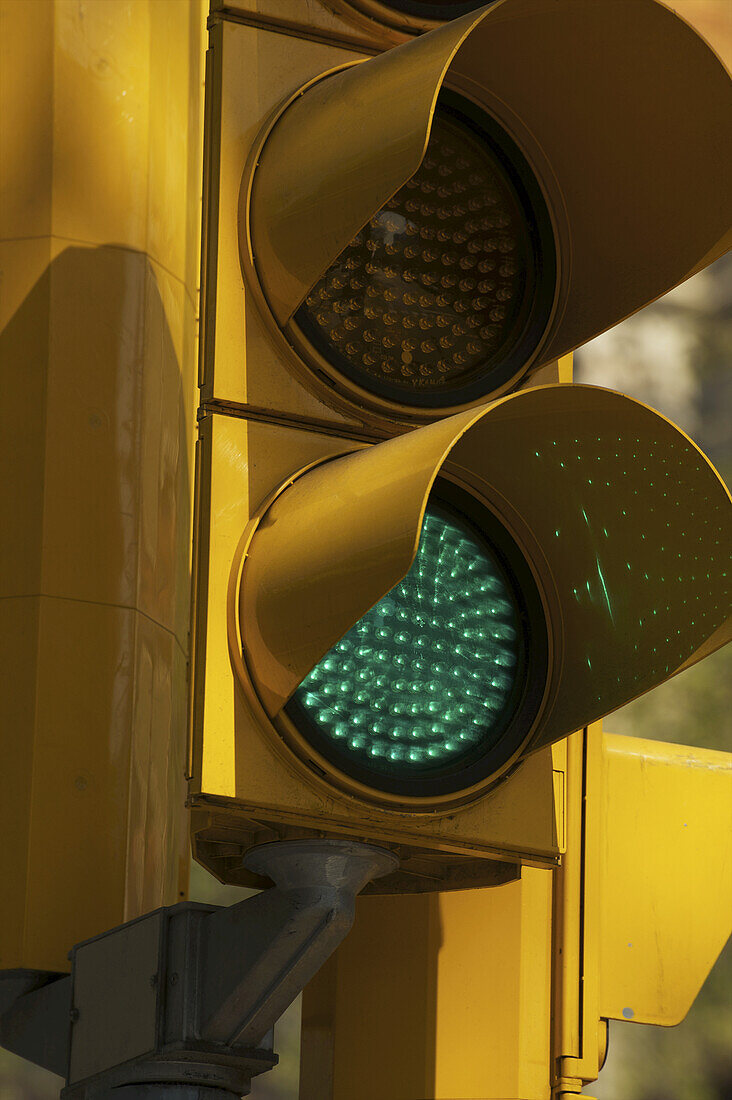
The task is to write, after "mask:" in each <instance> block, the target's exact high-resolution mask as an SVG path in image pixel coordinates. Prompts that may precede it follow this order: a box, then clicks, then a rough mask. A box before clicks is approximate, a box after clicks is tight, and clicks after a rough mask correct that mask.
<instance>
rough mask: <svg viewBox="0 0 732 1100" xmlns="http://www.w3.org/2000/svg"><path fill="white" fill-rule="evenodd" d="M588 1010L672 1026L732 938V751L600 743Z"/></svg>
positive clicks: (631, 741)
mask: <svg viewBox="0 0 732 1100" xmlns="http://www.w3.org/2000/svg"><path fill="white" fill-rule="evenodd" d="M601 798H602V803H601V806H598V807H597V808H596V809H597V812H598V814H599V815H600V820H601V826H600V828H601V844H600V846H599V855H600V880H599V889H600V896H601V898H602V906H601V910H600V914H599V944H598V951H599V979H598V980H599V1010H600V1014H601V1015H602V1016H607V1017H610V1018H612V1019H617V1020H633V1021H635V1022H636V1023H652V1024H664V1025H667V1026H668V1025H672V1024H677V1023H679V1022H680V1021H681V1020H682V1019H683V1018H684V1016H685V1015H686V1013H687V1012H688V1011H689V1008H690V1007H691V1005H692V1002H693V1001H694V998H695V997H696V995H697V993H698V992H699V990H700V988H701V986H702V984H703V982H704V980H705V978H706V977H707V974H708V973H709V971H710V970H711V968H712V966H713V964H714V962H715V960H716V958H717V956H718V954H719V952H720V951H721V950H722V948H723V947H724V944H725V942H726V940H727V938H728V936H729V935H730V932H732V754H730V753H722V752H713V751H711V750H708V749H696V748H690V747H688V746H685V745H668V744H663V743H662V742H658V741H645V740H641V739H640V738H629V737H619V736H613V735H611V734H608V735H606V737H605V739H604V744H603V760H602V793H601Z"/></svg>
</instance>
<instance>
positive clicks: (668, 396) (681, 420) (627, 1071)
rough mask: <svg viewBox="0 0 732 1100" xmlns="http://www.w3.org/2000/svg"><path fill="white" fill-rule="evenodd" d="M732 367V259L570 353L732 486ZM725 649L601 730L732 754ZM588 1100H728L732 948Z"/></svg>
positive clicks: (18, 1092)
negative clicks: (674, 431) (670, 1024)
mask: <svg viewBox="0 0 732 1100" xmlns="http://www.w3.org/2000/svg"><path fill="white" fill-rule="evenodd" d="M110 2H113V0H110ZM626 2H627V3H633V2H634V0H626ZM668 6H669V7H671V8H673V9H674V10H676V11H678V12H679V14H681V15H683V16H684V17H685V18H687V19H688V20H689V21H690V22H691V23H693V24H694V25H695V26H696V27H697V29H698V30H699V31H700V32H701V33H702V34H704V36H705V37H706V38H707V39H708V41H709V42H710V43H711V44H712V45H713V46H714V47H715V49H716V50H717V52H718V53H719V54H720V56H722V58H723V59H724V60H725V61H726V63H727V65H728V67H729V65H730V60H731V59H732V0H675V2H671V0H669V3H668ZM720 140H721V141H723V140H724V137H723V135H720ZM679 155H683V150H679ZM598 262H600V263H601V262H602V257H598ZM731 362H732V256H727V257H724V258H723V259H722V260H720V261H718V262H717V263H716V264H715V265H713V266H712V267H710V268H708V269H707V270H706V271H703V272H701V273H700V274H699V275H696V276H695V277H694V278H693V279H690V280H689V281H688V282H687V283H685V284H683V285H682V286H680V287H678V288H677V289H676V290H674V291H672V292H671V293H670V294H667V295H665V297H663V298H661V299H659V301H657V302H656V303H654V304H653V305H651V306H649V307H647V308H646V309H644V310H642V311H641V312H640V313H637V314H636V315H635V316H634V317H631V318H629V319H628V320H627V321H625V322H623V324H621V325H618V326H617V327H616V328H614V329H612V330H611V331H610V332H608V333H605V334H604V335H603V336H600V337H598V338H597V339H596V340H593V341H592V342H591V343H589V344H587V345H585V347H583V348H582V349H581V351H579V352H577V353H576V354H575V380H576V381H578V382H585V383H589V384H591V385H598V386H605V387H608V388H610V389H616V390H621V391H622V392H624V393H627V394H629V395H631V396H632V397H635V398H637V399H638V400H641V401H644V402H646V403H647V404H649V405H651V406H652V407H653V408H655V409H658V410H659V411H660V412H662V413H664V414H665V415H666V416H667V417H669V419H670V420H672V421H674V422H675V423H676V424H678V425H679V426H680V427H681V428H683V429H684V430H685V431H686V432H687V433H688V434H689V435H690V436H691V437H692V438H693V439H694V440H695V442H696V443H698V444H699V446H700V447H701V448H702V450H703V451H704V452H705V453H706V454H707V455H708V456H709V457H710V458H711V460H712V461H713V462H714V464H715V465H716V467H717V469H718V470H719V472H720V473H721V474H722V476H723V477H724V478H725V480H726V481H727V483H728V484H729V483H730V482H731V481H732V371H730V366H729V365H730V363H731ZM730 650H732V647H727V649H726V650H723V651H721V652H718V653H716V654H714V655H713V656H712V657H710V658H708V659H707V660H705V661H702V662H701V663H700V664H698V665H695V666H694V667H693V668H691V669H689V670H688V671H687V672H684V673H682V674H681V675H680V676H677V677H676V678H674V679H672V680H671V681H669V682H668V683H667V684H664V685H663V686H662V687H660V688H657V689H656V690H655V691H653V692H651V693H650V695H648V696H644V697H642V698H640V699H638V700H636V701H635V702H633V703H631V704H629V705H628V706H627V707H624V708H623V709H622V710H620V711H618V712H617V713H616V714H614V715H612V716H611V717H610V718H609V719H607V721H606V723H605V725H606V728H607V729H608V730H610V731H611V732H612V733H622V734H626V735H630V736H636V737H648V738H655V739H658V740H662V741H675V742H679V743H682V744H694V745H699V746H702V747H704V748H711V749H723V750H725V751H731V750H732V717H731V716H732V652H730ZM679 873H682V869H681V868H680V869H679ZM247 894H248V891H244V890H240V889H237V888H234V887H226V886H221V884H220V883H218V882H217V881H216V880H215V879H213V878H212V877H211V876H210V875H209V874H207V872H205V871H204V870H203V869H202V868H200V867H198V866H197V865H195V864H194V865H193V866H192V868H191V886H190V897H191V899H193V900H196V901H202V902H210V903H213V904H217V905H231V904H233V903H234V902H235V901H238V900H240V899H241V898H243V897H246V896H247ZM299 1031H300V1006H299V1002H296V1003H295V1004H294V1005H293V1006H292V1008H291V1009H290V1010H289V1011H288V1012H287V1013H286V1014H285V1016H284V1017H283V1018H282V1020H281V1021H280V1023H279V1024H278V1027H277V1030H276V1049H277V1051H278V1053H279V1054H280V1065H279V1067H278V1068H277V1069H276V1070H275V1071H274V1072H273V1073H270V1074H268V1075H266V1076H265V1077H263V1078H261V1079H259V1080H255V1082H254V1087H253V1089H252V1093H251V1096H252V1097H253V1098H254V1100H296V1098H297V1082H298V1057H299ZM62 1085H63V1082H62V1080H61V1078H59V1077H55V1076H54V1075H53V1074H50V1073H46V1072H45V1071H43V1070H40V1069H37V1068H36V1067H34V1066H31V1065H30V1064H29V1063H26V1062H23V1061H22V1060H21V1059H19V1058H15V1057H14V1056H12V1055H10V1054H8V1053H7V1052H5V1051H3V1050H0V1100H58V1094H59V1089H60V1088H61V1087H62ZM589 1091H590V1093H591V1094H592V1095H594V1096H596V1097H597V1098H598V1100H730V1098H732V943H730V944H728V945H727V948H726V949H725V951H724V952H723V953H722V955H721V956H720V958H719V960H718V962H717V964H716V966H715V968H714V970H713V971H712V974H711V976H710V977H709V979H708V981H707V983H706V984H705V986H704V988H703V989H702V992H701V993H700V995H699V997H698V998H697V1001H696V1003H695V1004H694V1006H693V1008H692V1009H691V1012H690V1013H689V1015H688V1017H687V1019H686V1020H685V1021H684V1022H683V1023H682V1024H680V1025H679V1026H678V1027H675V1028H657V1027H646V1026H639V1025H634V1024H624V1023H614V1022H613V1023H612V1024H611V1027H610V1047H609V1054H608V1059H607V1063H606V1066H605V1068H604V1069H603V1071H602V1073H601V1074H600V1079H599V1081H598V1083H597V1084H596V1085H594V1086H591V1087H590V1088H589Z"/></svg>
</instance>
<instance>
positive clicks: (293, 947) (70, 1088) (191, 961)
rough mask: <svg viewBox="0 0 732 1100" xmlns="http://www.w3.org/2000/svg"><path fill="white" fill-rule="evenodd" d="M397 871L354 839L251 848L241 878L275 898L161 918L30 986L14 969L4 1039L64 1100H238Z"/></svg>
mask: <svg viewBox="0 0 732 1100" xmlns="http://www.w3.org/2000/svg"><path fill="white" fill-rule="evenodd" d="M396 863H397V860H396V857H395V856H393V855H392V854H391V853H390V852H388V851H386V850H385V849H382V848H376V847H373V846H371V845H368V844H361V843H358V842H351V841H340V840H321V839H316V840H307V841H288V842H279V843H273V844H266V845H262V846H260V847H258V848H256V849H253V850H252V851H251V852H250V853H249V855H248V856H247V860H246V865H247V868H248V869H249V870H251V871H253V872H254V873H256V874H257V875H261V876H264V877H266V878H269V879H271V880H272V881H273V882H274V884H275V885H274V887H273V888H272V889H270V890H266V891H264V892H263V893H261V894H258V895H257V896H255V897H252V898H247V899H246V900H245V901H243V902H240V903H239V904H238V905H233V906H231V907H229V908H222V907H218V906H210V905H199V904H196V903H191V902H183V903H181V904H179V905H175V906H172V907H170V908H166V909H159V910H157V911H156V912H154V913H150V914H149V915H147V916H145V917H142V918H140V919H138V920H136V921H131V922H129V923H128V924H124V925H121V926H120V927H118V928H116V929H113V930H112V931H111V932H107V933H105V934H103V935H101V936H98V937H96V938H95V939H92V940H88V941H87V942H85V943H82V944H77V945H76V947H74V948H73V950H72V953H71V960H72V972H71V974H70V975H68V976H63V977H59V976H57V975H50V974H47V975H42V974H38V975H34V976H33V980H32V982H31V988H30V989H29V988H28V981H27V980H26V981H25V983H23V982H22V977H23V975H22V974H21V973H20V972H19V973H18V982H19V983H20V984H18V985H17V986H16V987H15V992H16V996H15V998H14V999H13V990H10V991H9V997H8V998H7V1000H9V1001H10V1004H9V1006H8V1008H7V1010H6V1011H5V1013H4V1014H3V1016H2V1017H0V1042H2V1045H3V1046H5V1047H6V1048H7V1049H8V1050H12V1051H14V1052H15V1053H18V1054H20V1055H21V1056H22V1057H24V1058H27V1059H29V1060H30V1061H33V1062H35V1063H36V1064H38V1065H42V1066H43V1067H44V1068H46V1069H50V1070H52V1071H53V1072H55V1073H60V1074H63V1075H65V1077H66V1081H67V1087H66V1088H65V1089H64V1090H63V1091H62V1097H63V1098H64V1100H106V1098H107V1097H112V1096H114V1098H115V1100H143V1098H145V1100H152V1098H153V1097H154V1098H155V1100H161V1098H167V1097H168V1096H171V1097H172V1096H175V1097H176V1100H194V1098H195V1100H226V1098H227V1097H229V1098H230V1097H233V1096H236V1097H240V1096H243V1095H246V1094H247V1093H248V1092H249V1091H250V1084H251V1078H252V1077H253V1076H255V1075H257V1074H259V1073H264V1072H266V1071H267V1070H269V1069H271V1068H272V1067H273V1066H274V1065H276V1064H277V1056H276V1054H274V1052H273V1050H272V1028H273V1027H274V1024H275V1022H276V1021H277V1019H278V1018H279V1017H280V1016H281V1015H282V1013H283V1012H284V1010H285V1009H286V1008H287V1006H288V1005H289V1004H290V1003H291V1002H292V1001H293V1000H294V999H295V997H296V996H297V994H298V993H299V992H300V991H301V990H302V989H303V988H304V986H305V985H306V984H307V983H308V982H309V981H310V979H311V978H312V977H313V975H314V974H315V973H316V971H317V970H318V969H319V968H320V967H321V966H322V964H323V963H324V962H325V961H326V959H327V958H328V957H329V956H330V955H331V954H332V953H333V951H335V949H336V947H337V946H338V945H339V944H340V943H341V941H342V940H343V938H344V937H345V935H346V934H347V932H348V931H349V930H350V928H351V925H352V924H353V918H354V911H355V899H356V895H357V894H358V893H359V892H360V890H362V889H363V887H364V886H365V885H366V884H367V883H368V882H369V881H370V880H371V879H373V878H376V877H379V876H381V875H384V874H387V873H388V872H390V871H393V870H394V869H395V867H396ZM26 977H27V976H26Z"/></svg>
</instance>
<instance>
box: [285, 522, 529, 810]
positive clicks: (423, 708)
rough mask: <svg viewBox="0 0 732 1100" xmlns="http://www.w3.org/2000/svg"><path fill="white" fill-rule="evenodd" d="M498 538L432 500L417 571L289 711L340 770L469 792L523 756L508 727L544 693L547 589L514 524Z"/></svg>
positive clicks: (354, 632) (402, 784)
mask: <svg viewBox="0 0 732 1100" xmlns="http://www.w3.org/2000/svg"><path fill="white" fill-rule="evenodd" d="M491 527H493V528H497V525H496V524H495V523H494V524H491ZM496 533H498V531H497V532H496ZM498 542H499V543H500V544H501V545H497V544H495V543H493V542H492V541H488V539H487V538H486V537H484V536H483V535H481V534H480V533H479V532H478V530H477V529H476V528H475V527H474V526H473V525H472V524H471V523H470V522H469V520H468V519H467V517H466V516H465V515H463V514H461V513H460V512H458V511H457V510H456V508H455V507H454V506H452V505H451V504H447V503H444V502H442V501H435V500H431V501H430V504H429V506H428V508H427V511H426V513H425V518H424V522H423V525H422V530H421V535H420V539H419V548H418V550H417V554H416V556H415V559H414V562H413V564H412V566H411V568H410V570H409V572H408V573H407V575H406V576H405V577H404V578H403V580H402V581H400V583H399V584H397V585H396V586H395V587H394V588H392V589H391V591H389V592H388V593H387V594H386V595H385V596H383V597H382V599H380V600H379V601H378V603H376V604H375V605H374V607H372V608H371V609H370V610H369V611H368V612H367V613H366V614H365V615H364V616H363V617H362V618H361V619H360V620H359V621H358V622H357V623H356V624H355V625H354V626H353V627H352V628H351V629H350V630H349V631H348V632H347V633H346V634H345V635H344V636H343V637H342V638H341V639H340V640H339V641H338V642H337V643H336V644H335V645H334V646H333V647H332V648H331V649H330V650H329V652H328V653H326V654H325V656H324V657H323V658H322V659H321V660H320V661H319V662H318V664H317V665H316V666H315V667H314V668H313V669H312V670H311V672H310V673H309V674H308V675H307V676H306V677H305V679H304V680H303V682H302V683H301V685H300V686H299V688H298V689H297V691H296V692H295V695H294V696H293V698H292V699H291V701H290V702H289V704H288V705H287V708H286V710H287V714H288V716H289V717H290V719H291V720H292V721H293V722H294V723H295V725H296V726H297V727H298V728H299V729H300V731H301V733H303V734H304V735H305V736H306V737H307V739H308V740H309V741H311V743H313V745H314V746H315V747H316V748H317V749H318V750H319V751H320V752H321V753H322V754H323V755H324V756H326V757H327V758H328V759H330V760H331V762H332V763H334V764H335V765H336V767H339V768H340V769H342V770H343V771H345V772H346V773H347V774H349V775H351V776H352V777H354V778H356V779H360V780H362V781H365V782H367V783H368V785H369V786H372V787H375V788H377V789H381V790H386V791H390V792H392V793H411V794H415V795H416V794H429V793H435V792H437V791H440V792H447V791H451V790H454V789H460V788H464V787H467V786H469V785H470V783H471V781H472V773H475V776H476V777H478V776H482V775H483V774H485V771H486V766H488V767H489V769H493V768H494V767H495V761H496V754H497V753H500V755H501V758H502V761H501V762H504V761H505V759H507V758H508V757H509V756H510V755H511V753H512V751H513V749H514V747H515V746H514V743H513V742H514V739H513V738H512V737H511V736H510V733H508V734H507V731H509V730H510V727H511V726H512V723H513V720H515V718H516V716H517V714H518V712H519V711H522V710H523V706H522V703H523V702H524V701H525V699H526V696H527V688H528V686H529V683H530V682H532V683H533V682H536V681H537V679H538V680H540V681H541V686H542V687H543V678H544V677H543V673H544V669H543V668H542V661H541V660H537V657H538V656H539V655H540V652H541V646H540V645H537V638H541V635H542V629H536V628H534V629H530V622H531V620H532V618H533V617H534V616H535V607H536V602H537V598H536V594H535V586H534V583H533V579H532V578H531V575H530V573H529V570H528V568H527V567H526V565H525V562H524V561H523V558H522V557H521V558H520V557H519V553H520V552H519V551H518V549H517V548H516V546H515V544H513V543H512V542H511V544H510V547H509V545H508V536H507V532H506V531H505V529H504V528H502V527H501V528H500V534H499V537H498ZM507 551H508V555H507ZM529 608H531V611H532V613H533V614H531V615H530V613H529ZM537 625H538V624H537ZM543 630H544V632H545V628H543ZM522 732H525V731H523V729H522ZM488 761H490V763H489V764H487V762H488Z"/></svg>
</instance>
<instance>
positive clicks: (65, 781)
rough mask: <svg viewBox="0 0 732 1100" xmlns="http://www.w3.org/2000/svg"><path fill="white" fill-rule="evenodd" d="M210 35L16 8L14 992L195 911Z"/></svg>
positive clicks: (171, 13) (4, 237) (195, 27)
mask: <svg viewBox="0 0 732 1100" xmlns="http://www.w3.org/2000/svg"><path fill="white" fill-rule="evenodd" d="M205 14H206V13H205V9H204V6H203V5H202V4H201V3H200V0H115V2H114V3H109V2H107V0H85V2H84V3H76V2H72V0H57V2H55V3H54V2H52V0H20V2H19V0H1V2H0V31H1V33H0V41H2V48H3V54H4V57H3V59H2V64H1V65H0V70H1V71H2V116H3V126H2V134H1V137H0V142H1V144H0V183H1V185H2V204H1V208H0V265H1V269H2V275H3V280H2V298H1V300H0V345H1V348H2V352H1V354H2V379H3V383H2V385H3V390H2V401H0V417H2V425H1V426H0V440H1V442H0V455H1V456H2V460H3V466H4V471H5V472H4V473H3V476H2V478H1V479H0V494H1V499H2V515H3V536H2V539H1V540H0V541H1V544H2V547H1V551H0V553H1V559H0V596H1V597H2V598H1V599H0V616H1V620H0V638H1V639H2V652H1V653H0V668H2V671H3V681H4V685H6V686H4V688H3V691H2V693H1V695H2V704H1V706H2V715H0V757H1V758H2V761H3V779H4V783H3V797H2V800H0V806H1V809H0V833H1V834H2V836H3V838H4V839H3V844H2V848H1V851H2V855H1V856H0V881H2V884H3V896H4V901H3V912H2V918H1V919H0V968H1V969H7V968H12V967H31V968H38V969H50V970H54V969H55V970H63V969H66V968H67V966H68V964H67V960H66V953H67V951H68V950H69V948H70V947H71V946H72V944H73V943H75V942H76V941H79V940H81V939H84V938H86V937H89V936H91V935H94V934H96V933H98V932H101V931H102V930H104V929H106V928H109V927H111V926H113V925H115V924H118V923H120V922H121V921H124V920H129V919H130V918H133V917H135V916H138V915H139V914H141V913H144V912H146V911H147V910H150V909H152V908H154V907H156V906H159V905H161V904H169V903H171V902H174V901H176V900H178V898H179V897H180V896H181V891H183V890H185V883H186V876H187V854H186V853H187V830H186V821H185V816H184V815H185V811H184V798H185V783H184V775H185V767H186V758H185V752H186V750H185V722H186V719H185V707H186V689H185V676H186V673H185V669H186V660H187V652H188V639H187V632H188V604H189V544H190V528H191V485H192V468H193V440H194V407H195V405H194V396H195V375H196V371H195V345H196V326H197V286H198V253H199V245H198V239H199V223H200V178H201V169H200V160H201V144H202V124H203V120H202V82H203V51H204V47H205V38H204V35H205ZM9 838H12V841H10V840H9Z"/></svg>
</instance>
